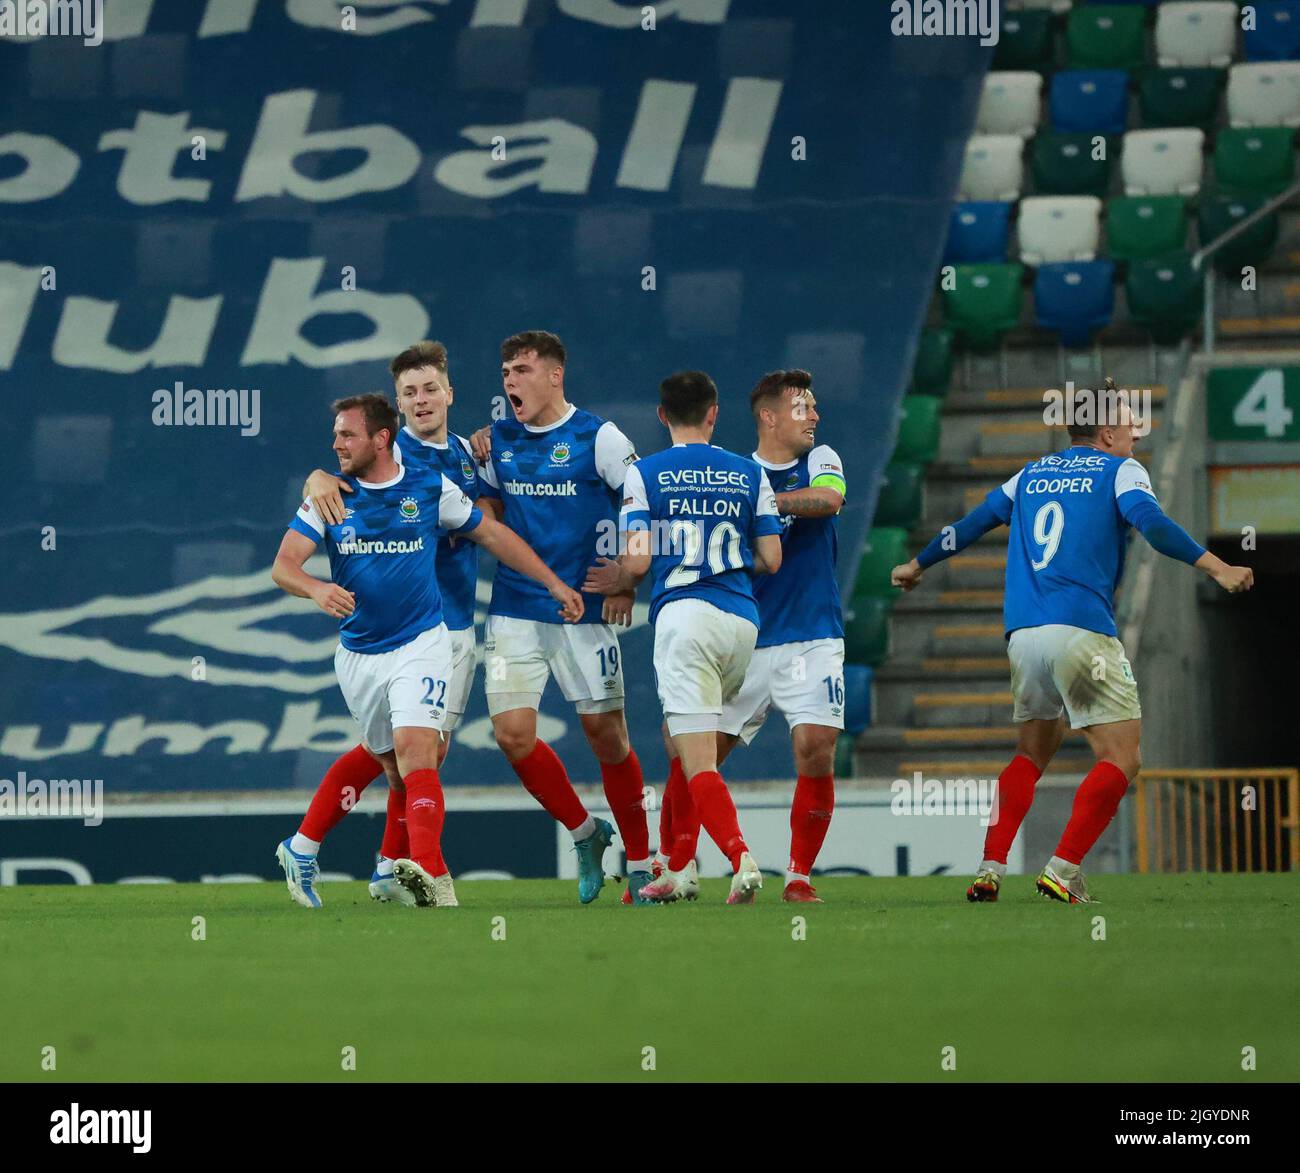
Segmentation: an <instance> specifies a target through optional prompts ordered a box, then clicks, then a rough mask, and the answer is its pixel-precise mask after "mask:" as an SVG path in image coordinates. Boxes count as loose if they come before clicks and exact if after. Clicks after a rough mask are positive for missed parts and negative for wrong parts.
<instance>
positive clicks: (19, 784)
mask: <svg viewBox="0 0 1300 1173" xmlns="http://www.w3.org/2000/svg"><path fill="white" fill-rule="evenodd" d="M4 818H16V819H40V818H73V819H80V820H81V821H82V822H83V823H84V824H85V825H86V826H87V827H98V826H99V825H100V823H102V822H103V821H104V779H103V778H50V779H48V780H47V779H44V778H29V777H28V776H27V771H26V770H19V771H18V779H17V781H15V780H14V779H12V778H0V819H4Z"/></svg>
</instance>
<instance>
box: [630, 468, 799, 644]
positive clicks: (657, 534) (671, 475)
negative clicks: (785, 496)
mask: <svg viewBox="0 0 1300 1173" xmlns="http://www.w3.org/2000/svg"><path fill="white" fill-rule="evenodd" d="M619 527H620V529H622V530H624V531H626V532H628V533H631V532H633V531H634V530H650V532H651V545H650V548H651V551H652V555H653V556H652V558H651V560H650V576H651V579H652V581H653V586H652V588H651V591H650V622H652V623H653V622H654V621H655V618H656V617H657V616H658V614H659V609H660V608H661V607H662V606H663V605H664V604H665V603H670V602H672V601H673V600H675V599H703V600H704V601H705V602H707V603H712V604H713V606H715V607H717V608H718V609H719V610H721V611H729V612H731V613H732V614H733V615H739V616H740V617H741V618H743V619H748V620H749V621H750V622H751V623H753V624H754V626H755V627H757V626H758V605H757V603H755V602H754V588H753V569H754V539H755V538H759V537H763V536H765V535H779V534H780V532H781V521H780V518H778V517H777V515H776V498H775V497H774V496H773V495H772V487H771V485H769V484H768V482H767V478H766V477H765V476H764V475H763V470H762V469H761V468H759V466H758V465H757V464H755V463H754V462H753V461H752V460H749V459H747V458H746V457H744V456H737V455H736V453H734V452H728V451H727V449H725V448H717V447H714V445H712V444H674V445H673V446H672V447H671V448H665V449H664V450H663V451H662V452H656V453H655V454H654V455H653V456H647V457H645V458H644V459H643V460H638V461H637V462H636V463H635V464H633V465H632V467H631V468H630V469H628V474H627V480H626V482H625V483H624V485H623V509H622V513H621V516H620V521H619Z"/></svg>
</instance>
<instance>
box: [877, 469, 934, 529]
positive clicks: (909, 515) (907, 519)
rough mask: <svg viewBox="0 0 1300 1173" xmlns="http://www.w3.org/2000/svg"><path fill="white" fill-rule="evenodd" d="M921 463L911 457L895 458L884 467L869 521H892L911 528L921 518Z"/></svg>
mask: <svg viewBox="0 0 1300 1173" xmlns="http://www.w3.org/2000/svg"><path fill="white" fill-rule="evenodd" d="M924 485H925V466H924V465H922V464H918V463H917V462H915V461H911V460H902V461H897V462H895V463H894V464H891V465H889V466H888V467H887V468H886V469H885V479H884V480H883V481H882V482H881V485H880V497H879V498H878V499H877V501H876V518H875V521H874V522H872V524H873V525H881V526H884V525H896V526H901V527H902V528H903V529H911V528H912V526H914V525H915V524H916V523H917V522H918V521H920V520H921V505H922V488H923V486H924Z"/></svg>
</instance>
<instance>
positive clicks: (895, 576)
mask: <svg viewBox="0 0 1300 1173" xmlns="http://www.w3.org/2000/svg"><path fill="white" fill-rule="evenodd" d="M924 573H925V571H924V570H922V569H921V564H920V563H919V562H918V561H917V560H916V559H915V558H913V559H912V560H911V561H910V562H904V563H903V564H902V566H895V567H894V569H893V570H891V571H890V572H889V581H890V584H891V585H892V586H896V587H901V588H902V589H903V590H905V591H910V590H911V589H912V588H913V587H915V586H919V585H920V583H921V576H922V575H923V574H924Z"/></svg>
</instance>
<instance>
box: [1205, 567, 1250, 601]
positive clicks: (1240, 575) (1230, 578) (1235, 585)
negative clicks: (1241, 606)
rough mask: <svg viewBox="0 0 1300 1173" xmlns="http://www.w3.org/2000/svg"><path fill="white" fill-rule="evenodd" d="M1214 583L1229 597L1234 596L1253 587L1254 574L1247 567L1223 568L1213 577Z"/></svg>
mask: <svg viewBox="0 0 1300 1173" xmlns="http://www.w3.org/2000/svg"><path fill="white" fill-rule="evenodd" d="M1214 581H1215V582H1217V583H1218V584H1219V585H1220V586H1221V587H1222V588H1223V589H1224V590H1225V591H1227V592H1228V593H1229V594H1230V595H1235V594H1238V593H1240V592H1241V591H1248V590H1250V588H1251V587H1253V586H1254V585H1255V572H1254V571H1253V570H1252V569H1251V568H1250V567H1249V566H1225V567H1224V568H1223V569H1222V570H1221V571H1219V573H1218V574H1216V575H1215V576H1214Z"/></svg>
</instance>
